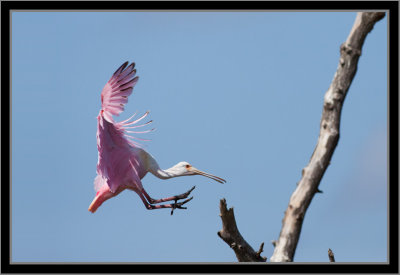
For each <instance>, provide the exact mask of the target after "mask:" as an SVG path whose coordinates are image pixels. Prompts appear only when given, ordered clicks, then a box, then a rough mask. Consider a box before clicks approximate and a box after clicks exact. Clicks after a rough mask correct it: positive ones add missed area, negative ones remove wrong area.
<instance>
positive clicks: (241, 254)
mask: <svg viewBox="0 0 400 275" xmlns="http://www.w3.org/2000/svg"><path fill="white" fill-rule="evenodd" d="M219 208H220V212H221V213H220V216H221V220H222V230H220V231H218V236H219V237H220V238H221V239H223V240H224V241H225V242H226V243H227V244H228V245H229V246H230V247H231V248H232V249H233V251H234V252H235V254H236V258H237V259H238V261H239V262H265V261H266V260H267V258H265V257H262V256H261V252H262V251H263V247H264V243H262V244H261V246H260V249H259V250H258V252H255V251H254V249H253V248H252V247H251V246H250V245H249V244H248V243H247V242H246V241H245V239H243V237H242V235H241V234H240V232H239V229H238V228H237V226H236V221H235V214H234V213H233V209H232V208H229V210H228V209H227V207H226V200H225V199H222V200H221V201H220V203H219Z"/></svg>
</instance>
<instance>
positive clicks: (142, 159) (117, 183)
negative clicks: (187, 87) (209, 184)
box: [88, 61, 226, 215]
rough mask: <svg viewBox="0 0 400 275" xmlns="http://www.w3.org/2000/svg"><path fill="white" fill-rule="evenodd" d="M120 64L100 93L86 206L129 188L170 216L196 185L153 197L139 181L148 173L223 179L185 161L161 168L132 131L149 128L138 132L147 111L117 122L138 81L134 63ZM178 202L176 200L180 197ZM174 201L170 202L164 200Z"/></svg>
mask: <svg viewBox="0 0 400 275" xmlns="http://www.w3.org/2000/svg"><path fill="white" fill-rule="evenodd" d="M128 64H129V61H126V62H125V63H123V64H122V65H121V66H120V67H119V68H118V69H117V70H116V71H115V72H114V74H113V75H112V76H111V78H110V79H109V81H108V82H107V83H106V85H105V86H104V88H103V90H102V92H101V109H100V112H99V114H98V116H97V134H96V137H97V149H98V161H97V169H96V172H97V175H96V177H95V179H94V188H95V191H96V195H95V197H94V199H93V201H92V203H91V204H90V206H89V209H88V210H89V211H90V212H92V213H95V212H96V210H97V209H98V208H99V207H100V206H101V205H102V204H103V203H104V202H105V201H107V200H109V199H111V198H113V197H115V196H117V195H118V194H120V193H121V192H122V191H124V190H126V189H128V190H131V191H134V192H135V193H136V194H138V195H139V197H140V199H141V200H142V202H143V204H144V206H145V207H146V209H148V210H153V209H163V208H170V209H171V215H172V214H173V212H174V209H186V207H184V206H183V205H184V204H186V203H187V202H189V201H190V200H192V199H193V197H190V198H189V199H186V198H187V197H188V196H189V195H190V193H191V192H192V191H193V189H194V188H195V187H196V186H193V187H192V188H191V189H190V190H188V191H187V192H185V193H182V194H180V195H175V196H171V197H166V198H162V199H153V198H152V197H151V196H150V195H149V194H148V193H147V192H146V190H145V189H144V187H143V185H142V182H141V180H142V179H143V177H144V176H145V175H146V174H147V173H148V172H150V173H151V174H153V175H154V176H156V177H158V178H160V179H163V180H166V179H171V178H174V177H180V176H192V175H201V176H205V177H208V178H211V179H213V180H215V181H217V182H219V183H225V182H226V181H225V180H224V179H222V178H220V177H217V176H214V175H212V174H209V173H206V172H203V171H201V170H199V169H197V168H195V167H193V166H192V165H191V164H189V163H188V162H186V161H181V162H178V163H177V164H176V165H174V166H172V167H171V168H169V169H166V170H163V169H161V168H160V166H159V165H158V163H157V161H156V160H155V158H154V157H153V156H152V155H151V154H150V153H148V152H147V151H146V150H144V149H143V147H142V145H141V144H140V143H139V141H138V140H144V139H141V138H137V137H135V136H134V135H132V134H140V133H147V132H150V131H152V130H154V129H151V130H146V131H137V130H136V129H137V128H139V127H143V126H146V125H148V124H150V123H151V122H152V120H150V121H148V122H146V123H143V124H140V123H139V122H140V121H142V120H143V119H144V118H145V117H146V116H147V115H148V114H149V111H147V112H145V114H144V115H142V116H141V117H139V118H138V119H135V120H133V118H134V117H135V116H136V113H134V114H133V115H132V116H131V117H130V118H128V119H126V120H124V121H121V122H116V121H115V120H114V118H113V116H119V114H120V113H121V112H122V111H124V106H125V104H126V103H127V102H128V97H129V96H130V95H131V94H132V91H133V88H134V86H135V85H136V83H137V82H138V80H139V77H138V76H135V75H136V69H135V63H134V62H132V63H131V64H129V65H128ZM183 199H186V200H184V201H179V202H178V200H183ZM168 201H174V202H173V203H171V202H170V203H165V204H161V203H164V202H168Z"/></svg>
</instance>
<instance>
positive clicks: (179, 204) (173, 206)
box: [171, 187, 194, 215]
mask: <svg viewBox="0 0 400 275" xmlns="http://www.w3.org/2000/svg"><path fill="white" fill-rule="evenodd" d="M193 189H194V187H193V188H192V189H191V190H189V191H188V192H189V193H188V192H186V193H188V194H187V195H186V197H187V196H188V195H189V194H190V192H192V190H193ZM186 193H185V194H186ZM182 195H183V194H182ZM186 197H184V198H186ZM192 199H193V197H190V198H189V199H187V200H184V201H182V202H178V199H175V203H173V204H171V205H172V207H171V215H173V214H174V210H175V209H187V207H183V206H182V205H184V204H185V203H187V202H189V201H191V200H192Z"/></svg>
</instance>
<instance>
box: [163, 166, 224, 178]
mask: <svg viewBox="0 0 400 275" xmlns="http://www.w3.org/2000/svg"><path fill="white" fill-rule="evenodd" d="M168 170H170V171H171V170H173V172H174V174H175V176H176V177H178V176H194V175H201V176H205V177H208V178H210V179H213V180H215V181H218V182H219V183H224V182H226V180H224V179H222V178H220V177H217V176H214V175H211V174H208V173H206V172H203V171H200V170H199V169H197V168H195V167H193V166H192V165H190V164H189V163H188V162H186V161H181V162H179V163H178V164H176V165H175V166H173V167H171V168H170V169H168Z"/></svg>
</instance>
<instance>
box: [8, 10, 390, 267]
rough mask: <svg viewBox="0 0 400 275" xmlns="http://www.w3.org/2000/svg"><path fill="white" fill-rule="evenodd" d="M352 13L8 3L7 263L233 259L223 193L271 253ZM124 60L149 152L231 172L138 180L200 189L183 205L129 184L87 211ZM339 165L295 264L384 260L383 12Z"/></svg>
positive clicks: (168, 161) (314, 206) (353, 90)
mask: <svg viewBox="0 0 400 275" xmlns="http://www.w3.org/2000/svg"><path fill="white" fill-rule="evenodd" d="M355 16H356V13H355V12H308V13H307V12H13V13H12V105H11V106H12V224H11V225H12V261H13V262H235V261H237V260H236V257H235V255H234V253H233V251H232V250H231V248H229V247H228V245H227V244H226V243H225V242H223V241H222V240H221V239H220V238H219V237H218V236H217V231H219V230H220V229H221V228H222V226H221V220H220V217H219V200H220V199H222V198H226V200H227V204H228V207H233V208H234V211H235V216H236V221H237V223H238V227H239V230H240V232H241V233H242V235H243V236H244V238H245V239H246V240H247V242H249V244H250V245H252V246H253V248H254V249H258V247H259V245H260V243H261V242H265V246H264V253H263V254H262V255H264V256H266V257H268V259H269V258H270V257H271V255H272V252H273V246H272V244H271V240H275V239H277V238H278V236H279V232H280V228H281V221H282V218H283V213H284V211H285V209H286V207H287V205H288V202H289V198H290V195H291V194H292V192H293V191H294V189H295V187H296V183H297V182H298V181H299V180H300V177H301V170H302V169H303V168H304V167H305V166H306V165H307V163H308V161H309V159H310V157H311V154H312V152H313V150H314V147H315V144H316V141H317V138H318V133H319V123H320V119H321V112H322V103H323V97H324V94H325V92H326V90H327V89H328V87H329V85H330V83H331V80H332V79H333V75H334V73H335V71H336V68H337V65H338V60H339V47H340V44H341V43H343V42H344V41H345V40H346V37H347V35H348V34H349V32H350V29H351V27H352V25H353V22H354V19H355ZM125 61H134V62H135V63H136V68H137V75H139V76H140V80H139V82H138V84H137V85H136V87H135V89H134V92H133V94H132V95H131V96H130V98H129V102H128V104H127V105H126V107H125V112H124V113H122V114H121V116H120V117H118V118H117V120H118V121H119V120H123V119H126V118H128V117H129V116H130V115H132V114H133V113H134V112H135V111H139V113H144V112H145V111H147V110H149V111H150V115H149V119H152V120H154V122H153V125H152V126H154V127H155V128H156V130H155V131H154V132H152V133H149V134H146V135H142V136H141V137H144V138H150V139H151V141H149V142H145V146H146V147H145V148H146V150H147V151H148V152H150V153H151V154H152V155H153V156H154V157H155V158H156V159H157V161H158V163H159V164H160V166H161V167H162V168H168V167H170V166H172V165H174V164H176V163H177V162H179V161H188V162H190V163H191V164H192V165H194V166H196V167H197V168H199V169H201V170H204V171H206V172H209V173H212V174H215V175H217V176H219V177H222V178H225V179H226V180H227V183H226V184H224V185H222V184H219V183H217V182H213V181H211V180H209V179H207V178H204V177H201V176H194V177H180V178H175V179H170V180H167V181H163V180H160V179H158V178H156V177H154V176H153V175H151V174H149V175H147V176H146V177H145V178H144V179H143V185H144V187H145V189H146V190H147V192H148V193H149V194H150V195H151V196H152V197H154V198H162V197H167V196H170V195H174V194H179V193H182V192H185V191H186V190H188V189H190V188H191V187H192V186H194V185H195V186H196V189H195V190H194V191H193V193H192V194H193V196H194V199H193V200H192V201H191V202H190V203H189V204H188V205H187V206H188V209H187V210H181V211H178V210H176V211H175V213H174V215H173V216H171V215H170V211H169V210H165V209H163V210H154V211H148V210H146V209H145V208H144V206H143V204H142V202H141V200H140V198H139V197H138V196H137V195H136V194H135V193H133V192H130V191H124V192H123V193H121V194H120V195H119V196H117V197H115V198H113V199H111V200H109V201H107V202H105V203H104V204H103V205H102V206H101V207H100V208H99V210H98V211H97V212H96V213H95V214H92V213H90V212H89V211H88V210H87V209H88V206H89V204H90V202H91V201H92V199H93V198H94V195H95V191H94V189H93V180H94V178H95V176H96V163H97V147H96V123H97V121H96V116H97V114H98V112H99V109H100V92H101V90H102V88H103V86H104V85H105V83H106V82H107V81H108V79H109V78H110V77H111V75H112V73H113V72H114V71H115V70H116V69H117V68H118V67H119V66H120V65H121V64H122V63H123V62H125ZM340 130H341V136H340V140H339V144H338V147H337V149H336V151H335V153H334V155H333V159H332V162H331V165H330V166H329V168H328V170H327V172H326V173H325V175H324V177H323V179H322V182H321V184H320V189H321V190H323V194H317V195H316V196H315V197H314V199H313V201H312V203H311V205H310V207H309V209H308V211H307V214H306V216H305V221H304V225H303V229H302V233H301V238H300V241H299V244H298V247H297V251H296V254H295V258H294V260H295V261H296V262H326V261H328V256H327V251H328V248H331V249H332V250H333V252H334V253H335V257H336V260H337V261H342V262H371V261H374V262H385V261H386V260H387V259H388V255H387V175H386V171H387V134H386V132H387V18H386V17H385V18H384V19H383V20H381V21H380V22H378V23H377V24H376V26H375V27H374V29H373V31H372V32H371V33H370V34H369V35H368V36H367V39H366V41H365V44H364V47H363V51H362V56H361V58H360V60H359V66H358V71H357V74H356V76H355V79H354V81H353V83H352V85H351V87H350V91H349V93H348V95H347V97H346V100H345V104H344V107H343V111H342V121H341V129H340Z"/></svg>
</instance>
